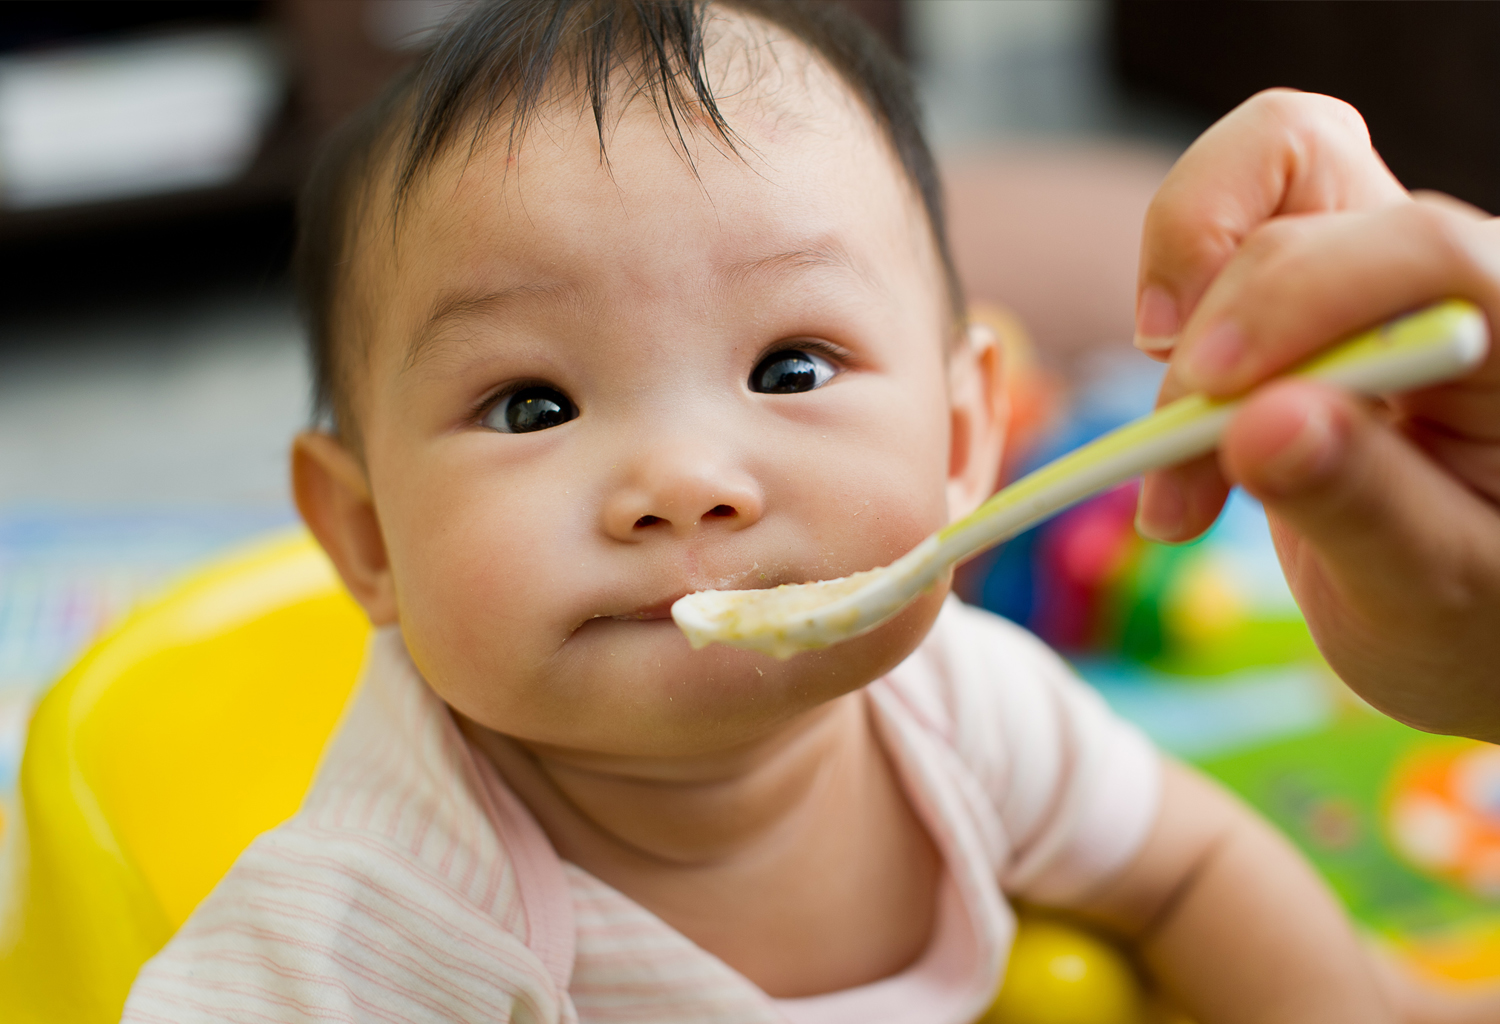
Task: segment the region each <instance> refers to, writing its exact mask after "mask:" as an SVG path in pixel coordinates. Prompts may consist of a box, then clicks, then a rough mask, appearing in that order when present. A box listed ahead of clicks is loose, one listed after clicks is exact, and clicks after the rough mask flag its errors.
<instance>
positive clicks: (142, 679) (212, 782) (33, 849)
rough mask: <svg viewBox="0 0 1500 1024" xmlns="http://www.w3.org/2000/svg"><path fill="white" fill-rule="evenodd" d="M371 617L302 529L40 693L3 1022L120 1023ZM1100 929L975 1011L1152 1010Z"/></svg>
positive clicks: (1085, 1014)
mask: <svg viewBox="0 0 1500 1024" xmlns="http://www.w3.org/2000/svg"><path fill="white" fill-rule="evenodd" d="M369 631H370V627H369V624H368V622H367V621H366V619H365V617H364V614H363V613H362V612H361V611H360V609H359V608H358V606H357V605H355V603H354V602H353V601H352V600H351V599H350V598H349V596H348V595H347V593H345V591H344V590H343V588H342V587H341V586H340V584H339V582H338V580H337V578H336V576H335V575H334V572H333V569H332V567H331V566H330V565H329V564H328V562H327V560H326V559H325V558H324V556H323V554H322V552H320V551H319V550H318V549H317V547H316V546H315V545H314V544H313V543H312V541H311V540H310V539H309V538H308V537H307V536H305V535H302V534H298V535H295V536H290V537H284V538H280V539H278V540H275V541H273V542H270V543H266V544H262V545H260V546H258V547H256V548H254V549H253V550H250V551H249V552H247V553H244V554H241V555H239V556H236V557H232V558H230V559H228V560H226V561H224V562H222V563H220V564H218V565H216V566H214V567H211V568H209V569H208V570H206V571H204V572H203V573H201V574H199V575H197V576H195V577H193V578H191V579H189V580H187V581H186V582H184V583H183V584H181V585H180V586H178V587H177V588H176V589H174V590H173V591H172V592H170V593H169V594H167V595H166V596H165V597H164V598H162V599H161V600H159V601H157V602H156V603H155V604H152V605H150V606H148V607H146V608H144V609H142V610H141V611H138V612H136V613H135V614H133V615H132V616H130V617H129V618H128V619H127V620H126V621H125V622H124V623H123V624H122V625H121V626H120V627H119V628H118V629H116V630H115V631H114V632H113V633H112V634H111V635H109V636H108V637H106V638H105V639H104V640H102V641H100V642H99V643H98V644H97V645H96V646H95V647H94V648H93V649H92V650H91V651H89V652H88V654H87V655H85V656H84V658H83V660H81V661H80V662H79V663H78V665H77V666H76V667H75V668H73V670H72V671H70V672H69V673H68V674H67V675H66V676H64V677H63V679H62V680H61V681H60V682H59V683H58V684H57V685H56V686H55V687H54V688H53V689H52V691H51V692H50V693H48V694H47V696H46V698H45V699H44V700H43V701H42V702H41V704H40V705H39V706H38V708H37V711H36V714H35V717H34V718H33V720H32V723H31V729H30V733H29V736H28V739H27V744H26V754H25V757H24V758H23V760H22V764H21V781H20V803H21V813H20V814H19V815H18V816H17V817H18V820H17V821H16V822H15V823H14V825H13V834H12V835H9V836H7V837H5V849H6V853H5V856H4V859H3V867H4V868H5V870H6V872H7V875H6V876H5V884H6V886H7V891H6V892H5V893H4V894H3V895H0V907H4V908H5V910H6V918H5V920H4V921H3V922H0V1021H4V1022H6V1024H104V1022H107V1021H115V1020H118V1018H119V1016H120V1011H121V1008H122V1007H123V1005H124V1002H125V996H126V994H127V993H128V992H129V990H130V985H131V982H132V981H133V980H134V978H135V975H136V972H137V971H138V970H139V969H140V967H141V965H142V964H143V963H145V961H146V960H147V959H149V958H150V957H151V956H152V955H153V954H154V953H156V951H157V950H159V949H160V948H161V947H162V945H163V944H165V943H166V941H167V939H168V938H170V937H171V935H172V933H173V932H174V931H175V930H176V929H177V928H178V927H179V926H181V924H182V923H183V921H184V920H186V919H187V916H188V914H189V913H191V912H192V910H193V908H194V907H195V906H197V904H198V901H199V900H201V899H202V898H203V897H204V896H205V895H206V894H207V893H208V891H209V890H210V889H212V888H213V886H214V884H215V883H216V882H217V881H218V880H219V878H220V877H222V876H223V874H224V872H225V871H227V870H228V869H229V866H230V865H231V864H232V863H233V862H234V859H235V858H236V857H237V856H239V854H240V852H241V851H242V850H243V849H244V848H245V846H246V845H247V844H248V843H249V842H250V840H251V839H253V838H254V837H255V836H256V835H258V834H259V833H261V832H263V831H265V830H266V829H268V828H271V827H273V826H274V825H276V824H278V823H279V822H281V821H283V820H285V819H286V818H287V817H289V816H290V815H291V814H292V813H293V812H294V811H295V810H296V808H297V805H298V803H299V802H300V801H301V799H302V796H303V794H304V793H305V792H306V790H307V786H308V783H309V782H310V780H311V778H312V775H313V771H314V769H315V767H316V765H317V760H318V757H319V754H320V753H321V751H322V749H323V744H324V742H325V741H326V740H327V738H328V735H329V734H330V732H331V731H332V729H333V727H334V725H335V723H336V721H337V720H338V717H339V713H340V711H341V710H342V708H343V706H344V703H345V700H346V699H347V697H348V695H349V692H350V690H351V688H352V687H353V685H354V681H355V678H356V676H357V674H358V671H359V666H360V662H361V659H362V657H363V654H364V648H365V642H366V639H367V637H368V634H369ZM1141 1005H1142V999H1141V995H1140V992H1139V990H1138V988H1137V987H1136V983H1135V980H1134V976H1133V974H1132V973H1131V971H1130V968H1129V967H1128V965H1126V964H1125V963H1124V961H1123V960H1122V959H1121V958H1120V957H1119V955H1118V954H1117V953H1115V952H1113V950H1112V949H1111V948H1110V947H1108V946H1106V945H1105V944H1103V943H1102V942H1100V941H1099V940H1097V939H1095V938H1093V937H1091V936H1088V935H1085V934H1082V933H1079V932H1077V931H1074V930H1073V929H1070V928H1067V927H1065V926H1060V925H1057V924H1055V923H1051V922H1046V921H1035V922H1030V923H1027V924H1024V925H1023V927H1022V930H1021V933H1020V935H1019V936H1018V939H1017V943H1016V947H1015V952H1014V955H1013V957H1012V964H1011V971H1010V974H1009V976H1008V978H1007V981H1006V985H1005V987H1004V989H1003V990H1002V994H1001V997H1000V998H999V1000H997V1002H996V1004H995V1007H994V1008H993V1009H992V1010H991V1011H990V1012H989V1013H988V1014H986V1016H985V1018H984V1024H1141V1022H1143V1021H1144V1019H1145V1018H1143V1017H1142V1016H1141V1012H1142V1011H1141V1009H1140V1008H1141Z"/></svg>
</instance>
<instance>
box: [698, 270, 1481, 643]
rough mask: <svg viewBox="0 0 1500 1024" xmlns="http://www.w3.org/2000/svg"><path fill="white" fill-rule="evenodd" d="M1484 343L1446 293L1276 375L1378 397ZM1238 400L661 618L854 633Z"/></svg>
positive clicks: (754, 629) (1198, 435)
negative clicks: (879, 560)
mask: <svg viewBox="0 0 1500 1024" xmlns="http://www.w3.org/2000/svg"><path fill="white" fill-rule="evenodd" d="M1488 344H1489V333H1488V331H1487V330H1486V328H1485V320H1484V316H1483V314H1482V313H1480V311H1479V309H1478V308H1477V307H1475V306H1474V305H1472V304H1471V303H1468V302H1464V301H1461V300H1457V299H1451V300H1448V301H1446V302H1440V303H1438V304H1436V305H1433V306H1429V307H1427V308H1426V309H1423V310H1420V311H1418V312H1416V313H1412V314H1410V315H1408V316H1404V317H1400V318H1398V319H1396V320H1392V321H1390V322H1389V323H1386V324H1384V325H1382V326H1380V327H1376V328H1374V329H1373V330H1369V331H1366V332H1365V333H1363V334H1359V335H1356V336H1355V337H1353V338H1350V339H1349V340H1347V341H1345V342H1343V343H1342V344H1340V345H1338V346H1336V347H1334V348H1332V349H1329V350H1327V351H1325V352H1323V353H1321V354H1320V355H1317V356H1315V357H1313V358H1312V359H1309V360H1308V361H1307V362H1304V363H1302V364H1301V365H1299V366H1297V367H1294V368H1293V369H1292V370H1290V371H1289V372H1288V375H1294V376H1298V377H1306V378H1308V379H1310V380H1319V381H1324V382H1326V383H1329V384H1333V385H1335V386H1336V387H1340V388H1344V389H1347V390H1349V391H1353V392H1357V393H1359V394H1365V395H1380V394H1388V393H1391V392H1396V391H1407V390H1411V389H1414V388H1419V387H1423V386H1425V385H1428V384H1435V383H1437V382H1439V381H1443V380H1447V379H1449V378H1452V377H1457V376H1459V375H1461V374H1463V373H1464V372H1465V371H1467V370H1470V369H1472V368H1473V367H1475V366H1476V365H1478V364H1479V362H1480V360H1482V359H1483V358H1484V355H1485V351H1486V350H1487V348H1488ZM1244 400H1245V399H1244V397H1240V398H1232V399H1216V398H1209V397H1208V396H1207V395H1202V394H1192V395H1188V396H1186V397H1185V398H1180V399H1178V400H1177V401H1175V402H1173V403H1171V404H1170V405H1166V406H1163V407H1162V408H1160V409H1158V410H1156V411H1155V412H1153V413H1151V414H1150V415H1149V416H1143V417H1142V418H1140V419H1138V420H1135V421H1134V422H1132V423H1127V424H1126V425H1125V426H1123V427H1120V428H1119V429H1118V430H1115V431H1112V432H1110V433H1108V434H1105V435H1104V436H1103V437H1100V438H1098V439H1097V440H1095V441H1093V442H1092V443H1090V444H1087V445H1084V446H1083V447H1081V448H1078V449H1077V450H1075V451H1072V452H1070V453H1068V454H1067V455H1064V456H1062V457H1061V458H1058V459H1056V460H1054V461H1052V462H1050V463H1048V464H1047V465H1045V466H1043V467H1042V468H1040V469H1038V470H1036V471H1035V472H1033V473H1030V474H1028V475H1026V476H1024V477H1022V478H1021V479H1020V480H1017V481H1016V482H1015V483H1013V484H1011V485H1010V486H1009V487H1006V488H1005V489H1003V490H1002V491H1000V492H999V493H998V494H996V495H995V496H994V497H992V498H990V499H989V500H988V501H986V502H985V503H984V504H983V505H981V506H979V508H977V509H976V510H974V511H973V512H972V513H970V514H969V515H967V516H965V517H963V518H962V519H959V520H957V521H956V522H953V523H950V524H948V525H947V526H945V527H943V528H942V529H941V530H939V531H937V532H936V533H934V534H932V535H931V536H930V537H928V538H927V539H926V540H924V541H922V542H921V543H920V544H918V545H917V546H916V547H915V548H913V549H912V550H911V551H909V552H907V553H906V554H905V555H903V556H902V557H900V558H898V559H896V561H894V562H892V563H891V564H890V565H887V566H884V567H882V568H879V569H870V570H868V571H866V572H857V573H855V574H853V575H852V576H845V577H842V578H840V579H833V580H819V581H817V582H813V583H800V584H783V585H782V586H779V587H775V588H771V589H762V590H701V591H699V592H698V593H696V594H689V595H687V596H686V597H683V598H680V599H679V600H678V601H676V602H675V603H674V604H673V605H672V618H673V619H674V620H675V621H676V622H677V626H678V628H680V629H681V630H682V631H683V633H685V634H686V635H687V638H688V642H689V643H691V644H692V645H693V648H694V649H695V650H696V649H698V648H701V647H706V646H707V645H709V644H713V643H719V644H728V645H730V646H731V647H742V648H744V649H746V650H751V651H761V652H763V653H766V654H770V655H773V656H775V657H777V658H790V657H791V656H792V655H794V654H797V653H798V652H800V651H807V650H813V649H815V648H819V647H828V646H830V645H831V644H836V643H839V642H840V641H843V640H848V639H850V638H851V637H856V636H859V635H860V634H861V633H865V632H867V631H869V630H871V629H874V628H875V627H876V626H878V625H880V624H881V623H882V622H885V621H886V620H887V619H889V618H891V617H892V616H893V615H895V614H896V613H897V612H899V611H900V610H901V609H902V608H904V607H906V605H907V604H908V603H909V602H910V601H911V600H912V599H913V598H915V597H916V596H917V595H918V594H920V593H921V592H922V591H923V590H925V589H926V588H927V587H929V586H930V585H932V584H933V583H934V582H936V581H937V579H938V578H939V577H940V576H942V575H943V574H944V573H945V572H947V570H948V569H949V568H950V567H951V566H953V565H954V564H955V563H957V562H960V561H962V560H963V559H965V558H969V557H970V556H972V555H976V554H978V553H979V552H981V551H983V550H984V549H986V548H988V547H991V546H992V545H995V544H998V543H1000V542H1001V541H1003V540H1007V539H1009V538H1011V537H1014V536H1015V535H1016V534H1018V533H1020V532H1021V531H1023V530H1025V529H1027V528H1028V527H1030V526H1034V525H1036V524H1037V523H1039V522H1041V521H1042V520H1044V519H1046V518H1048V517H1049V516H1052V515H1054V514H1056V513H1058V512H1061V511H1062V510H1063V509H1065V508H1067V507H1068V506H1070V505H1073V504H1075V503H1077V502H1079V501H1082V500H1083V499H1084V498H1087V497H1089V496H1090V495H1093V494H1097V493H1098V492H1100V491H1103V490H1107V489H1109V488H1111V487H1114V486H1115V485H1117V484H1120V483H1123V482H1125V481H1126V480H1129V479H1131V478H1132V477H1136V476H1139V475H1140V474H1142V473H1145V472H1147V471H1149V470H1153V469H1160V468H1161V467H1163V466H1171V465H1175V464H1176V463H1179V462H1185V461H1187V460H1188V459H1192V458H1196V457H1197V456H1199V455H1203V454H1206V453H1207V452H1210V451H1212V450H1213V449H1214V448H1215V447H1216V446H1217V445H1218V443H1219V436H1220V435H1221V434H1222V433H1223V432H1224V426H1225V424H1227V423H1228V422H1229V419H1230V417H1232V416H1233V415H1234V413H1235V410H1236V409H1238V408H1239V407H1240V405H1241V404H1242V403H1243V402H1244Z"/></svg>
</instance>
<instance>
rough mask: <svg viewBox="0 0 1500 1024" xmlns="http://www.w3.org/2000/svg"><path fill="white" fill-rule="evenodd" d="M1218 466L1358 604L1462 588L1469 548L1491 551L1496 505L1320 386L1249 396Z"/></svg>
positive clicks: (1291, 386)
mask: <svg viewBox="0 0 1500 1024" xmlns="http://www.w3.org/2000/svg"><path fill="white" fill-rule="evenodd" d="M1220 458H1221V463H1222V465H1223V467H1224V469H1225V471H1226V473H1227V475H1228V476H1229V478H1230V479H1231V480H1234V481H1235V482H1237V483H1239V484H1241V485H1242V486H1243V487H1244V488H1245V489H1246V490H1247V491H1249V492H1250V493H1251V494H1253V495H1255V497H1257V498H1259V499H1260V500H1261V501H1262V502H1263V503H1264V504H1265V506H1266V508H1267V510H1268V511H1270V512H1271V513H1273V514H1274V516H1275V517H1276V518H1277V519H1279V520H1280V521H1281V522H1282V524H1283V525H1285V526H1286V527H1288V528H1290V529H1291V531H1292V532H1293V533H1295V534H1296V535H1297V537H1298V538H1300V540H1301V541H1302V542H1304V543H1306V544H1308V545H1310V546H1311V547H1312V548H1313V549H1315V550H1316V551H1317V553H1318V555H1319V556H1320V557H1319V558H1318V559H1317V561H1318V562H1319V563H1320V564H1321V566H1322V567H1323V569H1324V570H1325V571H1326V572H1327V574H1328V575H1329V577H1330V582H1332V583H1334V584H1335V585H1338V587H1339V589H1340V590H1341V591H1343V592H1344V593H1345V594H1346V595H1347V596H1349V597H1351V598H1356V595H1357V603H1359V604H1363V605H1372V604H1373V605H1381V604H1385V603H1387V602H1389V603H1391V604H1394V605H1398V606H1405V605H1408V604H1410V603H1412V601H1413V600H1414V599H1415V598H1416V596H1417V595H1416V592H1415V590H1414V586H1416V585H1420V586H1421V588H1422V589H1423V590H1426V591H1427V592H1428V593H1427V594H1426V595H1425V596H1426V597H1427V599H1429V600H1430V599H1432V598H1433V597H1435V596H1440V595H1442V594H1444V593H1448V592H1451V591H1455V589H1457V590H1461V589H1462V581H1463V579H1465V578H1466V577H1467V576H1468V573H1467V572H1466V571H1465V566H1468V565H1472V564H1473V562H1472V559H1473V558H1474V557H1475V555H1476V554H1478V552H1476V551H1475V550H1474V549H1475V546H1476V545H1478V546H1480V547H1483V548H1486V549H1491V548H1493V547H1494V545H1495V542H1494V540H1493V539H1492V538H1490V537H1489V534H1490V533H1491V532H1492V531H1493V526H1492V522H1491V521H1492V520H1493V519H1494V517H1495V512H1494V509H1492V508H1491V507H1490V506H1489V505H1487V504H1486V503H1485V502H1483V501H1482V499H1480V498H1478V497H1477V496H1475V495H1474V494H1473V493H1472V492H1471V491H1469V490H1468V489H1467V488H1466V487H1464V486H1463V485H1462V484H1461V483H1459V482H1458V481H1457V480H1455V479H1454V478H1453V477H1451V476H1449V475H1448V474H1447V473H1446V472H1444V471H1443V470H1442V469H1440V468H1439V467H1438V466H1436V465H1435V464H1434V463H1433V462H1432V461H1431V460H1430V459H1428V458H1427V457H1426V456H1425V455H1424V454H1423V453H1422V452H1421V451H1420V450H1419V449H1418V448H1416V446H1414V445H1413V444H1412V443H1411V442H1410V441H1409V440H1408V439H1407V438H1405V437H1404V436H1402V435H1401V434H1400V433H1398V432H1397V431H1395V430H1393V429H1391V428H1390V427H1389V426H1387V425H1385V424H1383V423H1380V422H1378V421H1377V420H1376V418H1375V417H1374V416H1372V415H1371V413H1370V412H1369V410H1367V409H1366V408H1364V407H1362V406H1361V405H1360V404H1358V403H1357V402H1356V400H1355V399H1353V398H1351V397H1350V396H1348V395H1346V394H1343V393H1342V392H1339V391H1337V390H1335V389H1333V388H1330V387H1328V386H1326V385H1321V384H1316V383H1313V382H1310V381H1284V382H1281V383H1278V384H1275V385H1272V386H1270V387H1267V388H1265V389H1263V390H1262V391H1261V392H1259V393H1257V394H1256V395H1254V396H1253V397H1252V398H1250V399H1249V400H1247V401H1246V403H1245V406H1244V408H1243V409H1241V410H1240V412H1239V413H1238V414H1237V415H1236V417H1235V418H1234V420H1233V421H1232V422H1231V423H1230V425H1229V428H1228V430H1227V431H1226V433H1225V436H1224V442H1223V444H1222V446H1221V455H1220ZM1485 554H1486V555H1488V556H1491V557H1493V556H1494V555H1496V554H1497V552H1495V551H1493V550H1486V552H1485ZM1289 568H1291V569H1292V570H1293V571H1294V572H1295V571H1297V568H1298V567H1297V566H1292V567H1289ZM1454 596H1455V597H1456V596H1457V595H1456V592H1455V595H1454ZM1372 610H1373V609H1372Z"/></svg>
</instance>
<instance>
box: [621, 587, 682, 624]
mask: <svg viewBox="0 0 1500 1024" xmlns="http://www.w3.org/2000/svg"><path fill="white" fill-rule="evenodd" d="M685 593H686V592H684V594H685ZM684 594H678V595H676V596H675V597H669V598H667V599H666V600H665V601H658V602H656V603H655V604H649V605H645V606H644V607H641V608H637V609H636V610H635V611H633V612H626V613H625V614H624V615H611V616H610V618H612V619H619V620H620V621H622V622H651V621H654V620H656V619H670V618H671V617H672V606H673V605H674V604H676V603H677V602H678V600H679V599H681V598H682V597H683V596H684Z"/></svg>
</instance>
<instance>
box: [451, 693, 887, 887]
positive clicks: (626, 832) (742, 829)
mask: <svg viewBox="0 0 1500 1024" xmlns="http://www.w3.org/2000/svg"><path fill="white" fill-rule="evenodd" d="M863 719H864V711H863V708H862V702H861V701H860V700H859V698H858V697H855V698H853V699H844V700H837V701H833V702H832V703H829V704H825V705H823V706H821V707H819V708H817V709H815V710H814V711H812V712H810V713H809V714H807V715H804V716H803V717H802V718H800V719H798V720H797V721H796V722H794V723H791V724H790V725H788V726H785V727H783V728H782V729H780V730H778V731H777V732H776V733H774V734H772V735H770V736H767V737H765V738H763V739H761V740H758V741H756V742H755V743H753V744H751V745H748V746H746V747H741V748H738V749H735V750H731V751H723V752H714V753H711V754H704V755H696V756H691V757H671V758H655V757H616V756H609V755H598V754H592V753H587V752H578V751H572V750H559V749H556V748H551V747H545V746H539V745H535V744H524V743H521V742H520V741H517V740H514V739H510V738H509V737H505V736H501V735H499V734H496V733H493V732H490V731H489V730H486V729H484V728H483V727H480V726H475V725H473V724H472V723H469V724H467V725H466V727H465V731H466V732H467V733H468V734H469V736H470V738H471V739H472V740H474V741H475V743H476V745H477V746H478V747H479V748H480V749H481V750H482V751H483V752H484V753H485V754H486V755H487V756H488V757H489V758H490V760H491V761H493V762H494V764H495V767H496V768H497V769H498V770H499V771H500V774H501V775H502V776H504V778H505V779H506V781H507V782H509V783H510V785H511V786H512V787H513V788H514V789H515V790H516V791H517V794H518V795H519V796H520V797H521V799H522V800H524V801H525V802H526V803H527V804H528V805H529V806H531V807H532V809H533V811H534V812H536V813H537V814H538V817H539V818H540V819H541V821H542V827H543V828H544V829H545V830H546V831H547V833H548V834H549V836H551V838H552V841H553V843H554V845H556V846H557V847H558V852H559V853H561V854H562V855H563V856H564V857H565V858H567V859H569V860H573V861H575V862H579V863H582V861H580V860H579V857H577V856H574V854H575V853H576V854H579V855H581V856H582V859H583V860H586V861H591V860H595V859H596V858H597V857H599V856H601V855H614V856H620V857H624V858H627V859H635V858H646V859H648V860H650V861H655V862H659V863H661V864H664V865H668V864H670V865H677V866H680V867H688V866H705V865H710V864H718V863H723V862H725V861H726V860H732V859H733V858H735V857H736V856H737V855H739V854H742V853H744V852H746V851H748V850H750V849H753V848H755V847H758V846H760V845H761V844H763V843H765V842H767V841H772V837H773V835H774V834H775V833H776V832H777V831H778V830H780V829H786V828H788V827H795V825H796V822H797V821H798V820H799V819H800V818H801V816H802V814H803V813H806V812H807V811H811V810H813V809H815V808H816V807H817V806H819V805H821V804H822V803H823V802H824V801H826V800H827V799H829V798H830V796H832V794H831V793H830V792H829V790H830V783H834V784H835V785H836V784H837V781H838V779H839V778H840V777H841V776H843V775H844V774H845V772H847V771H850V770H853V766H852V765H849V764H848V762H849V761H850V760H851V759H858V760H863V758H861V757H860V754H861V751H862V749H863V748H865V747H867V746H868V744H869V739H868V733H869V730H868V729H866V728H865V727H864V725H865V723H864V721H863ZM864 752H865V753H866V754H867V753H868V751H864ZM840 769H843V771H841V770H840Z"/></svg>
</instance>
